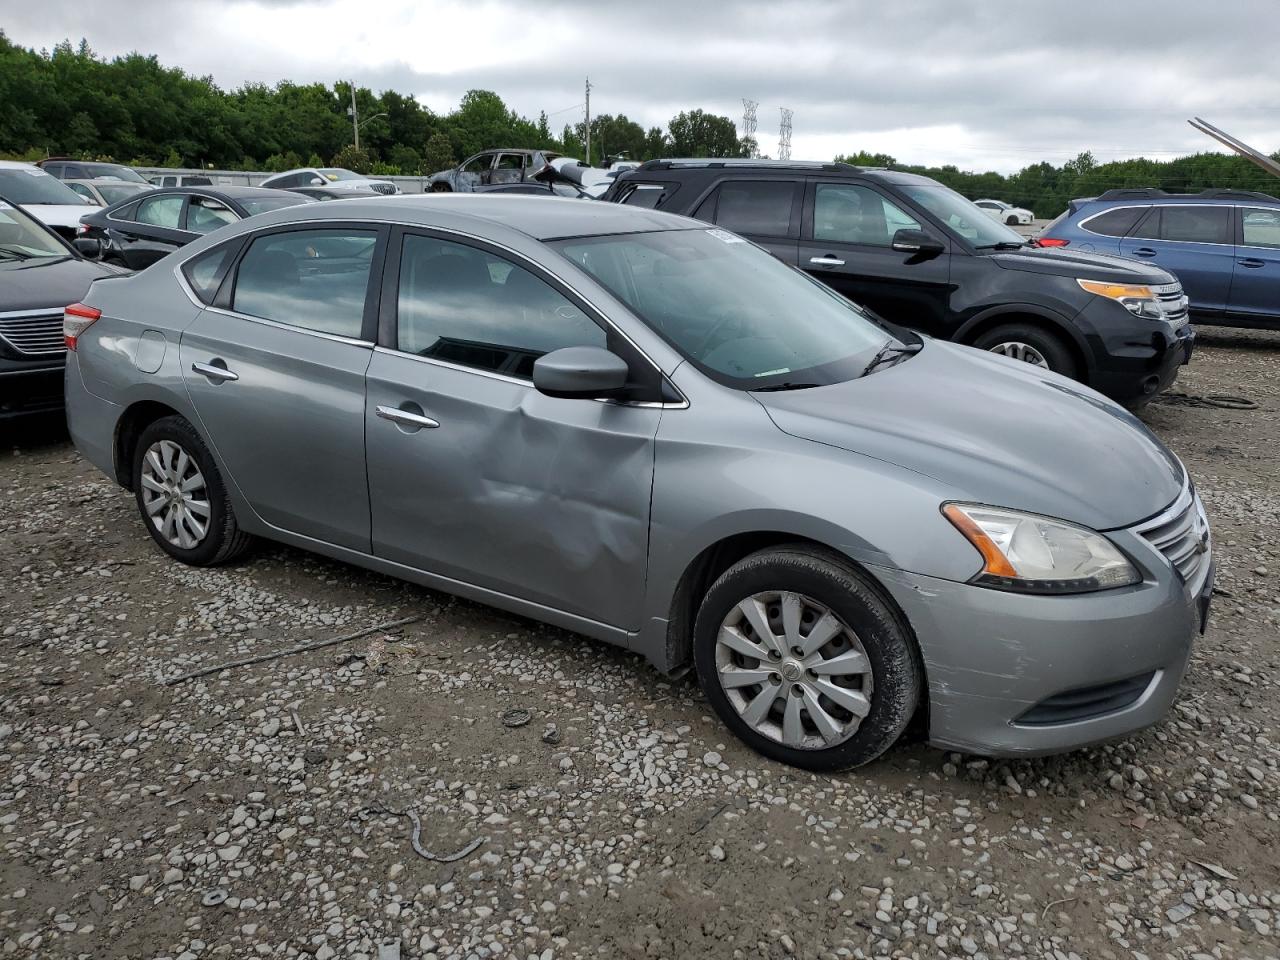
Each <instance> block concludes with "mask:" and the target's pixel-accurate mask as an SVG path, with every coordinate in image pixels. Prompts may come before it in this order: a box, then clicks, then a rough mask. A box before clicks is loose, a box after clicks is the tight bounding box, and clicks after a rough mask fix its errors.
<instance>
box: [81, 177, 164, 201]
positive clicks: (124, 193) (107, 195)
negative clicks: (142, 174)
mask: <svg viewBox="0 0 1280 960" xmlns="http://www.w3.org/2000/svg"><path fill="white" fill-rule="evenodd" d="M94 186H95V187H97V188H98V192H99V193H100V194H102V199H103V200H105V201H107V203H118V202H119V201H121V200H123V199H124V198H125V197H136V196H137V195H138V194H140V193H146V192H147V191H148V190H150V189H152V187H151V184H149V183H147V184H136V183H101V182H95V183H94Z"/></svg>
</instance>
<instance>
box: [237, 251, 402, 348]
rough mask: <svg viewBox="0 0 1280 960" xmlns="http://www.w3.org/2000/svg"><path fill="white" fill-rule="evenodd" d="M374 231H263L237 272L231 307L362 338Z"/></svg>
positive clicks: (336, 333)
mask: <svg viewBox="0 0 1280 960" xmlns="http://www.w3.org/2000/svg"><path fill="white" fill-rule="evenodd" d="M377 241H378V235H377V234H376V233H375V232H373V231H372V230H296V231H291V232H289V233H273V234H267V235H266V236H260V237H258V238H257V239H256V240H254V241H253V243H252V244H250V246H249V249H248V251H246V252H245V255H244V258H243V259H242V260H241V261H240V266H239V268H238V270H237V273H236V288H235V296H234V299H233V301H232V308H233V309H234V310H236V311H237V312H239V313H245V314H248V315H249V316H251V317H262V318H263V319H265V320H274V321H275V322H277V323H285V324H288V325H289V326H292V327H301V328H303V329H305V330H315V331H317V332H319V333H330V334H334V335H336V336H341V337H352V338H359V337H360V335H361V330H362V327H363V325H364V303H365V295H366V293H367V292H368V287H369V266H370V264H371V263H372V261H373V252H374V248H375V247H376V246H377Z"/></svg>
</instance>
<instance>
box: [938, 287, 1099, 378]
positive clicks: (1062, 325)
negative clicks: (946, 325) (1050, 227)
mask: <svg viewBox="0 0 1280 960" xmlns="http://www.w3.org/2000/svg"><path fill="white" fill-rule="evenodd" d="M1013 323H1021V324H1027V325H1029V326H1032V327H1037V328H1039V329H1041V330H1044V331H1045V332H1047V333H1052V334H1055V335H1057V336H1058V337H1060V338H1061V339H1062V341H1063V342H1064V343H1065V344H1066V345H1067V348H1068V349H1069V350H1070V351H1071V356H1072V358H1073V359H1074V360H1075V361H1076V363H1077V364H1078V365H1079V369H1080V370H1081V371H1082V372H1083V374H1084V376H1085V378H1086V381H1085V382H1086V383H1087V382H1088V381H1089V380H1092V379H1093V372H1094V363H1093V357H1092V353H1091V352H1090V350H1089V348H1088V345H1087V344H1086V342H1085V339H1084V335H1083V334H1082V333H1081V332H1080V331H1079V330H1078V329H1076V327H1075V325H1074V324H1072V323H1071V322H1069V321H1068V320H1067V319H1066V318H1065V317H1063V316H1062V315H1061V314H1059V313H1056V312H1055V311H1053V310H1050V309H1048V308H1047V307H1040V306H1036V305H1035V304H1017V305H1008V306H999V307H992V308H990V309H988V310H984V311H982V312H981V313H978V314H976V315H974V316H973V317H971V318H970V319H968V320H966V321H965V323H964V325H963V326H961V327H960V329H958V330H957V331H956V332H955V335H954V336H953V337H952V339H953V340H954V341H955V342H956V343H963V344H965V345H966V346H973V343H974V341H975V340H977V339H978V338H979V337H981V336H982V335H983V334H984V333H987V332H988V331H990V330H994V329H995V328H996V327H1002V326H1005V325H1006V324H1013Z"/></svg>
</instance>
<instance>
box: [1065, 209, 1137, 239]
mask: <svg viewBox="0 0 1280 960" xmlns="http://www.w3.org/2000/svg"><path fill="white" fill-rule="evenodd" d="M1149 209H1150V208H1149V207H1117V208H1116V209H1114V210H1106V211H1104V212H1102V213H1099V214H1097V215H1095V216H1092V217H1089V218H1088V219H1087V220H1085V221H1084V223H1082V224H1080V226H1081V227H1083V228H1084V229H1085V230H1088V231H1089V232H1090V233H1097V234H1101V235H1102V236H1104V237H1124V236H1128V235H1129V231H1130V230H1132V229H1133V228H1134V227H1135V226H1137V224H1138V221H1139V220H1141V219H1142V215H1143V214H1144V213H1146V212H1147V210H1149ZM1055 222H1056V221H1055ZM1046 232H1048V231H1047V229H1046Z"/></svg>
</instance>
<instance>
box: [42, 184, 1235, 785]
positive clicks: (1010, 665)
mask: <svg viewBox="0 0 1280 960" xmlns="http://www.w3.org/2000/svg"><path fill="white" fill-rule="evenodd" d="M65 334H66V341H67V344H68V346H69V349H70V353H69V354H68V361H67V378H66V396H67V410H68V415H69V420H70V426H71V432H72V435H73V437H74V439H75V442H76V445H77V447H78V448H79V449H80V451H81V452H82V453H83V454H84V455H85V456H86V457H87V458H88V459H89V460H91V461H92V462H93V463H95V464H96V465H97V466H98V467H99V468H101V469H102V470H103V471H105V472H106V473H107V474H108V475H110V476H111V477H113V478H114V479H115V480H117V481H118V482H119V483H120V484H121V485H122V486H124V487H126V488H128V489H130V490H132V491H133V493H134V496H135V497H136V499H137V504H138V510H139V513H140V515H141V519H142V522H143V523H144V524H145V525H146V528H147V530H148V531H149V532H150V534H151V536H152V537H153V538H154V539H155V541H156V543H157V544H159V546H160V548H161V549H163V550H164V551H165V552H167V553H168V554H170V555H171V556H172V557H174V558H176V559H178V560H180V561H183V562H185V563H190V564H197V565H208V564H217V563H223V562H226V561H229V560H231V559H232V558H234V557H236V556H238V555H239V554H240V553H241V552H242V551H243V550H244V548H245V547H246V546H247V545H248V544H249V542H250V540H251V538H253V537H265V538H268V539H271V540H276V541H281V542H283V543H288V544H293V545H294V546H297V547H301V548H303V549H307V550H313V551H316V552H318V553H322V554H325V555H327V556H330V557H335V558H338V559H340V560H344V561H347V562H350V563H354V564H357V565H359V566H362V567H367V568H369V569H372V570H377V571H381V572H383V573H387V574H391V575H393V576H397V577H402V578H404V579H406V580H411V581H414V582H416V583H420V584H424V585H426V586H429V587H432V588H435V589H438V590H444V591H447V592H449V593H454V594H459V595H461V596H465V597H469V598H472V599H474V600H479V601H482V602H484V603H489V604H492V605H494V606H497V607H501V608H503V609H506V610H510V611H514V612H516V613H519V614H523V615H526V616H528V617H531V618H534V619H537V620H542V621H546V622H548V623H552V624H556V625H559V626H561V627H564V628H567V629H569V630H573V631H577V632H579V633H583V634H586V635H588V636H591V637H595V638H598V639H601V640H606V641H609V642H611V643H616V644H618V645H620V646H623V647H626V648H628V649H631V650H635V651H637V652H639V653H641V654H643V655H644V656H645V657H647V658H648V660H649V661H650V662H651V663H652V664H653V665H654V666H655V667H657V668H658V669H659V670H662V671H665V672H669V673H677V672H679V671H682V670H685V669H686V668H692V669H693V670H695V671H696V673H697V676H698V679H699V680H700V682H701V684H702V687H703V690H704V691H705V693H706V696H707V698H708V699H709V700H710V701H711V703H712V705H713V706H714V707H715V709H716V711H717V712H718V713H719V715H720V716H721V717H722V718H723V720H724V722H725V723H726V724H727V725H728V726H729V727H730V728H731V729H732V730H733V731H734V733H736V734H737V735H738V736H739V737H741V738H742V739H743V740H745V741H746V742H747V743H748V744H750V745H751V746H752V747H754V748H755V749H757V750H758V751H760V752H761V753H763V754H766V755H768V756H770V757H773V758H776V759H778V760H781V761H784V762H786V763H791V764H795V765H797V766H802V767H807V768H810V769H823V770H828V769H837V768H843V767H849V766H853V765H856V764H860V763H865V762H866V761H868V760H871V759H872V758H874V757H876V756H878V755H879V754H880V753H881V752H883V751H884V750H885V749H887V748H888V747H889V746H890V745H891V744H893V743H894V741H896V740H897V739H898V738H899V737H900V736H901V735H902V734H903V731H904V730H906V728H907V726H908V724H909V722H910V721H911V720H912V719H913V718H916V717H919V718H920V723H921V726H922V727H924V728H925V729H927V731H928V737H929V739H930V741H931V742H933V743H935V744H937V745H939V746H946V747H951V748H956V749H961V750H967V751H974V752H980V753H986V754H998V755H1019V754H1022V755H1025V754H1036V753H1046V752H1052V751H1060V750H1064V749H1068V748H1072V747H1077V746H1080V745H1083V744H1087V743H1091V742H1095V741H1098V740H1103V739H1106V738H1110V737H1116V736H1119V735H1123V734H1126V733H1129V732H1131V731H1134V730H1137V729H1139V728H1141V727H1145V726H1147V725H1148V724H1151V723H1153V722H1155V721H1156V720H1158V719H1159V718H1160V717H1161V716H1162V715H1163V714H1164V712H1165V711H1166V710H1167V709H1168V707H1169V705H1170V703H1171V702H1172V701H1173V698H1174V696H1175V693H1176V691H1177V688H1178V683H1179V681H1180V680H1181V678H1182V674H1183V671H1184V669H1185V668H1186V664H1187V660H1188V656H1189V654H1190V650H1191V644H1192V639H1193V636H1194V635H1195V633H1196V631H1197V630H1199V629H1202V628H1203V622H1204V617H1205V616H1206V610H1207V598H1208V596H1209V593H1210V589H1211V584H1212V580H1213V566H1212V563H1211V559H1210V557H1211V554H1210V549H1209V531H1208V525H1207V523H1206V520H1205V516H1204V512H1203V510H1202V508H1201V505H1200V501H1199V499H1198V497H1197V496H1196V493H1195V491H1194V490H1193V488H1192V486H1191V484H1190V481H1189V480H1188V477H1187V473H1186V471H1185V470H1184V469H1183V467H1182V464H1181V463H1179V461H1178V460H1177V458H1176V457H1175V456H1174V455H1173V454H1171V453H1170V452H1169V451H1168V450H1167V449H1165V447H1164V446H1163V445H1162V444H1161V443H1160V442H1159V441H1158V440H1157V439H1156V438H1155V437H1154V436H1153V435H1152V434H1151V433H1150V432H1148V431H1147V429H1146V428H1145V427H1144V426H1143V425H1142V424H1141V423H1140V422H1139V421H1138V420H1136V419H1134V417H1133V416H1131V415H1130V414H1129V413H1127V412H1125V411H1124V410H1123V409H1122V408H1120V407H1119V406H1117V405H1116V404H1114V403H1112V402H1110V401H1108V400H1106V399H1104V398H1103V397H1102V396H1100V395H1099V394H1097V393H1094V392H1092V391H1091V390H1089V389H1088V388H1086V387H1083V386H1081V385H1080V384H1077V383H1073V382H1072V381H1069V380H1066V379H1063V378H1062V377H1059V376H1057V375H1055V374H1052V373H1049V372H1047V371H1045V370H1041V369H1038V368H1035V367H1032V366H1030V365H1028V364H1024V363H1018V362H1015V361H1011V360H1008V359H1007V358H1004V357H999V356H995V355H992V354H989V353H985V352H980V351H977V350H972V349H970V348H967V347H962V346H956V345H953V344H950V343H946V342H943V341H938V340H932V339H929V338H927V337H922V336H921V335H919V334H916V333H912V332H910V331H907V330H904V329H901V328H898V327H894V326H890V325H886V324H884V323H881V322H878V321H876V320H875V319H874V318H871V317H868V316H867V315H865V314H864V313H862V312H861V311H860V310H859V309H858V308H857V307H856V306H854V305H853V304H851V303H850V302H848V301H847V300H845V299H843V298H841V297H840V296H838V295H836V294H833V293H832V292H831V291H829V290H828V289H827V288H826V287H824V286H823V285H821V284H819V283H817V282H816V281H813V280H811V279H809V278H807V277H806V276H805V275H804V274H802V273H800V272H797V271H795V270H793V269H791V268H789V267H786V266H784V265H783V264H781V263H780V262H779V261H777V260H776V259H774V258H773V257H771V256H769V255H768V254H767V253H765V252H764V251H763V250H761V249H759V248H757V247H756V246H754V245H752V244H750V243H748V242H746V241H744V240H742V239H741V238H739V237H737V236H735V235H734V234H731V233H727V232H725V231H723V230H718V229H708V227H707V225H706V224H704V223H700V222H698V221H694V220H687V219H683V218H679V217H674V216H670V215H667V214H663V213H659V212H656V211H649V210H643V209H636V208H632V207H627V206H622V205H617V204H585V203H581V202H579V201H574V200H559V199H553V198H543V199H539V198H533V197H496V196H476V195H455V196H449V195H432V196H419V197H399V198H392V199H381V200H370V201H365V200H346V201H340V202H337V203H325V204H308V205H305V206H298V207H291V208H288V209H284V210H278V211H275V212H272V213H267V214H264V215H262V216H259V217H254V218H253V219H252V220H249V221H245V222H243V223H237V224H231V225H228V226H227V227H225V228H223V229H222V230H219V231H218V232H217V233H216V234H213V235H211V236H208V237H204V238H202V239H200V240H197V241H195V242H193V243H191V244H190V245H188V246H187V247H184V248H183V249H182V250H181V251H179V252H176V253H174V254H172V255H170V256H169V257H167V258H166V259H165V260H163V261H161V262H160V263H159V264H158V265H157V266H155V267H154V268H152V269H150V270H147V271H145V272H144V273H140V274H136V275H133V276H130V277H126V278H123V279H109V280H100V281H98V282H96V283H95V284H94V285H93V286H92V288H91V290H90V293H89V295H88V296H87V298H86V301H85V303H83V304H77V305H74V306H72V307H70V308H68V310H67V314H66V329H65Z"/></svg>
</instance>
